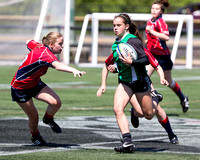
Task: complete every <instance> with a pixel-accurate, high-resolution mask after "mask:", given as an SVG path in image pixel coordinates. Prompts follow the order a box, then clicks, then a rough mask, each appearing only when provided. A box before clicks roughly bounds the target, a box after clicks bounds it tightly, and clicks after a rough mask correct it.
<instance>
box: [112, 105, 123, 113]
mask: <svg viewBox="0 0 200 160" xmlns="http://www.w3.org/2000/svg"><path fill="white" fill-rule="evenodd" d="M113 110H114V112H115V115H121V114H123V109H122V108H121V107H119V106H117V105H114V107H113Z"/></svg>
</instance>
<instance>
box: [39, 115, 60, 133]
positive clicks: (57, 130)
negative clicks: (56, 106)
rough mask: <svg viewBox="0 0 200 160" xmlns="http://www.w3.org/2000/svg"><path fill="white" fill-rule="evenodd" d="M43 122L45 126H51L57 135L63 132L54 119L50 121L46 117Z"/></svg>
mask: <svg viewBox="0 0 200 160" xmlns="http://www.w3.org/2000/svg"><path fill="white" fill-rule="evenodd" d="M43 122H44V123H45V124H47V125H49V126H50V127H51V129H52V130H53V131H54V132H55V133H61V132H62V130H61V128H60V127H59V125H57V124H56V122H55V121H54V120H53V118H51V119H50V118H47V117H44V118H43Z"/></svg>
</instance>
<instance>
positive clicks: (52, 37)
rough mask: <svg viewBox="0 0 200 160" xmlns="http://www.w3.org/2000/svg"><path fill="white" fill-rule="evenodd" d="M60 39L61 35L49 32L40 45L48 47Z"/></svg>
mask: <svg viewBox="0 0 200 160" xmlns="http://www.w3.org/2000/svg"><path fill="white" fill-rule="evenodd" d="M60 37H63V35H62V34H61V33H59V32H50V33H49V34H47V35H46V36H44V37H43V38H42V43H43V44H44V45H46V46H49V44H51V43H53V44H54V43H55V42H56V40H57V39H58V38H60Z"/></svg>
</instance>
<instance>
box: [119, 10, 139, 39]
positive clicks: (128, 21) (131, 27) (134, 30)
mask: <svg viewBox="0 0 200 160" xmlns="http://www.w3.org/2000/svg"><path fill="white" fill-rule="evenodd" d="M117 17H121V18H122V19H123V22H124V24H129V29H128V30H129V33H131V34H134V35H135V36H137V37H138V38H139V39H140V40H141V41H143V40H142V36H141V35H140V33H139V30H138V28H137V26H136V25H135V24H134V23H133V22H132V21H131V19H130V17H129V15H128V14H126V13H121V14H119V15H117V16H115V18H117Z"/></svg>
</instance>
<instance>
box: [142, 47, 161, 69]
mask: <svg viewBox="0 0 200 160" xmlns="http://www.w3.org/2000/svg"><path fill="white" fill-rule="evenodd" d="M144 51H145V53H146V55H147V56H148V59H149V62H150V64H151V65H152V67H153V68H156V67H158V65H159V63H158V61H157V59H156V58H155V57H154V56H153V55H152V54H151V52H150V51H149V50H147V49H146V48H144Z"/></svg>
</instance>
